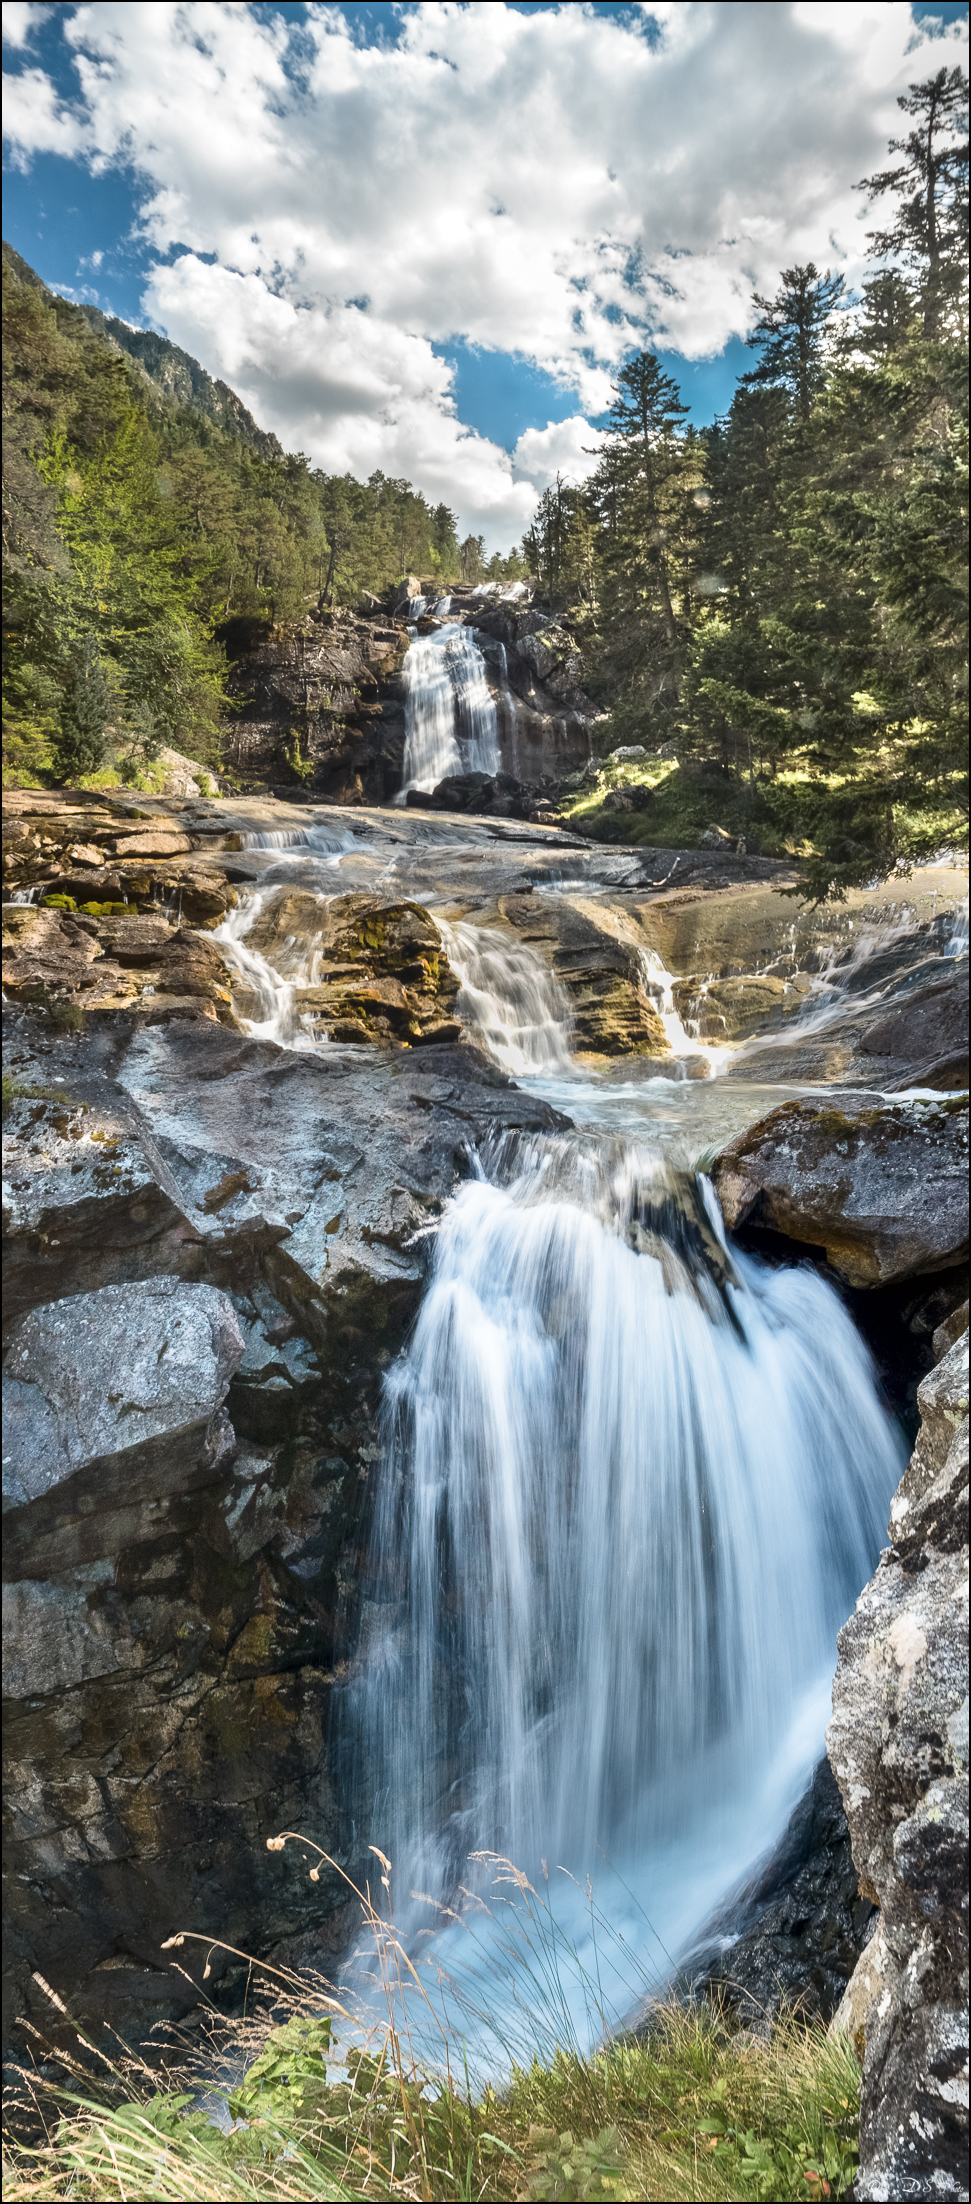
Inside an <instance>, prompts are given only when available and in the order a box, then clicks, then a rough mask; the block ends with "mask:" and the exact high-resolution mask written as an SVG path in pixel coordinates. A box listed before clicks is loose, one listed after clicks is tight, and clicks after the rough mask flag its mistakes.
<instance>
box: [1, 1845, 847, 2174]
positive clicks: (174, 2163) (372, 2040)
mask: <svg viewBox="0 0 971 2204" xmlns="http://www.w3.org/2000/svg"><path fill="white" fill-rule="evenodd" d="M299 1841H300V1842H301V1844H302V1845H304V1844H305V1842H306V1840H299ZM283 1842H284V1840H283V1839H274V1840H271V1844H270V1849H273V1850H276V1849H280V1848H281V1847H282V1844H283ZM311 1849H315V1848H311ZM331 1864H333V1863H331ZM384 1865H385V1863H384V1862H383V1860H382V1866H384ZM496 1865H497V1866H498V1867H499V1868H500V1869H501V1872H500V1873H499V1875H498V1876H497V1885H499V1884H506V1885H507V1886H508V1885H509V1884H510V1883H512V1884H513V1885H514V1888H515V1892H516V1896H515V1897H514V1899H513V1901H512V1904H513V1917H514V1923H515V1933H516V1935H517V1936H518V1937H519V1938H520V1939H521V1949H522V1952H523V1953H528V1962H527V1975H529V1974H530V1972H531V1979H532V1980H533V1983H534V1986H535V1985H537V1984H540V1983H541V1982H542V1981H543V1980H544V1979H545V1980H546V1982H547V1985H548V1988H547V1990H546V1991H545V1992H544V1991H543V1990H539V1992H538V1996H539V1997H541V1998H543V1999H544V2000H545V2001H544V2003H543V2005H542V2009H540V2007H539V2005H537V2009H536V2011H535V2012H534V2013H533V2015H532V2021H533V2022H534V2023H535V2038H536V2043H537V2051H536V2054H535V2055H534V2056H532V2057H531V2058H530V2057H529V2054H528V2053H527V2054H526V2058H525V2059H524V2060H523V2061H522V2063H520V2064H519V2065H516V2066H513V2067H512V2069H511V2071H510V2072H508V2074H507V2079H506V2081H505V2083H504V2084H503V2085H502V2086H496V2087H482V2086H479V2087H478V2088H474V2087H472V2086H471V2084H470V2082H469V2076H468V2067H467V2062H466V2055H465V2044H464V2041H463V2040H462V2038H461V2037H460V2036H459V2035H457V2034H456V2033H455V2031H454V2028H453V2030H452V2031H451V2032H450V2031H449V2030H448V2029H447V2028H446V2027H445V2026H444V2025H443V2024H442V2021H441V2017H440V2014H439V2013H438V2010H437V2008H436V2007H435V2006H434V2005H433V2003H432V2002H431V2000H430V1999H429V1996H428V1994H427V1992H426V1990H425V1988H424V1986H423V1983H422V1981H421V1980H420V1978H419V1976H418V1974H417V1973H416V1971H415V1968H414V1966H413V1965H412V1962H411V1960H410V1958H409V1957H408V1954H407V1953H406V1951H405V1950H404V1948H403V1947H402V1945H401V1944H400V1943H399V1942H398V1939H397V1937H396V1935H395V1932H394V1928H393V1924H391V1923H389V1922H388V1921H386V1920H381V1919H380V1918H379V1916H378V1913H377V1911H376V1910H375V1908H374V1907H373V1906H372V1904H371V1901H370V1896H369V1895H368V1897H367V1898H364V1899H362V1908H363V1914H364V1921H365V1924H366V1926H367V1927H368V1928H369V1929H370V1931H371V1933H372V1935H373V1938H374V1947H375V1970H374V1971H375V1976H376V1979H377V1980H379V1981H380V1982H381V1983H383V1985H384V1989H385V1993H386V2009H385V2010H384V2011H383V2012H382V2013H381V2014H380V2015H377V2016H376V2014H375V2012H374V2011H373V2010H372V2011H370V2012H369V2014H368V2015H367V2016H366V2018H365V2017H364V2016H362V2015H361V2014H359V2013H358V2014H355V2013H353V2012H349V2011H348V2010H347V2008H346V2006H345V2005H343V2004H342V2003H341V2001H340V2000H339V1999H338V1998H337V1997H334V1996H332V1995H330V1994H328V1993H327V1992H326V1991H325V1989H324V1988H323V1986H322V1985H321V1983H320V1982H319V1980H317V1981H313V1982H311V1981H308V1980H306V1979H304V1980H301V1978H300V1977H299V1976H297V1975H292V1974H284V1973H281V1972H280V1971H279V1970H274V1969H272V1968H271V1969H268V1970H266V1973H265V1975H264V1977H263V1980H264V1983H265V1988H264V1991H263V1993H262V1994H261V1995H258V1996H257V2000H256V2003H255V2005H251V2006H250V2010H249V2011H248V2013H247V2014H246V2015H244V2017H242V2018H236V2019H231V2018H226V2017H225V2016H222V2015H220V2014H219V2013H218V2012H216V2011H215V2009H214V2008H212V2007H209V2010H208V2017H207V2020H206V2025H205V2030H204V2034H203V2038H202V2040H201V2043H200V2041H199V2040H198V2039H194V2040H193V2042H192V2043H190V2042H189V2041H188V2040H186V2039H184V2040H183V2042H182V2045H181V2048H180V2047H179V2046H178V2045H177V2044H176V2046H175V2047H174V2051H173V2046H172V2045H170V2046H169V2053H168V2061H167V2064H166V2065H164V2066H162V2065H161V2064H160V2061H159V2058H158V2055H157V2054H156V2058H155V2062H154V2065H153V2067H152V2068H150V2067H149V2066H148V2065H146V2064H145V2063H144V2062H142V2061H140V2060H133V2059H125V2060H122V2061H121V2062H120V2063H113V2062H112V2061H111V2060H110V2059H109V2058H108V2057H107V2056H106V2054H105V2053H104V2052H102V2051H99V2050H96V2048H95V2046H94V2045H93V2043H91V2042H90V2041H89V2040H88V2039H87V2038H86V2037H85V2035H84V2034H83V2032H81V2031H78V2033H77V2039H76V2055H75V2054H72V2053H71V2052H66V2051H65V2049H64V2039H63V2036H62V2038H61V2042H60V2047H59V2049H58V2050H57V2052H56V2053H54V2054H53V2056H54V2058H55V2059H56V2060H57V2061H58V2062H59V2064H60V2070H61V2074H62V2076H65V2068H66V2069H67V2070H68V2071H67V2075H66V2077H65V2079H64V2080H62V2083H61V2084H60V2085H59V2086H55V2084H54V2083H52V2081H51V2080H50V2078H49V2076H50V2073H51V2070H52V2069H51V2064H50V2061H51V2051H50V2048H49V2047H47V2046H45V2045H44V2043H43V2042H42V2041H38V2032H37V2030H36V2029H34V2028H33V2027H31V2028H30V2029H29V2030H28V2036H29V2038H30V2039H32V2048H33V2050H34V2052H35V2056H36V2054H38V2053H39V2055H40V2060H39V2063H38V2064H37V2065H36V2066H35V2067H33V2068H31V2067H28V2066H26V2065H25V2067H24V2068H23V2069H22V2075H23V2081H22V2088H21V2091H20V2100H19V2102H18V2104H17V2105H16V2106H14V2107H12V2108H11V2127H12V2130H13V2132H12V2135H11V2139H10V2140H9V2142H8V2144H7V2146H6V2149H5V2153H4V2196H5V2198H6V2199H7V2200H9V2204H27V2200H28V2199H30V2200H33V2199H35V2198H36V2199H41V2198H45V2199H46V2198H50V2199H63V2200H65V2204H67V2200H68V2199H70V2200H71V2204H75V2200H77V2204H87V2200H90V2204H99V2200H102V2199H104V2200H109V2199H110V2200H111V2204H114V2200H115V2199H119V2200H120V2199H132V2198H138V2199H146V2200H149V2199H150V2200H155V2199H159V2200H169V2199H171V2200H173V2204H175V2200H176V2199H179V2200H182V2199H199V2200H200V2204H219V2200H221V2199H223V2198H226V2199H237V2198H239V2199H252V2200H254V2204H255V2200H258V2199H271V2198H281V2199H288V2200H293V2204H296V2200H297V2199H307V2200H311V2199H318V2198H320V2199H323V2198H328V2199H334V2200H341V2204H343V2200H345V2199H348V2200H349V2199H363V2198H376V2199H382V2198H388V2199H391V2198H395V2199H397V2198H402V2199H411V2198H415V2199H427V2200H429V2204H432V2200H439V2199H441V2200H442V2204H453V2200H454V2204H470V2200H471V2199H473V2198H475V2199H495V2200H496V2204H507V2200H508V2204H514V2200H523V2204H530V2200H535V2204H539V2200H541V2199H546V2198H549V2199H556V2200H562V2204H572V2200H579V2199H588V2198H589V2199H607V2198H615V2199H618V2200H630V2204H633V2200H634V2199H640V2198H645V2199H659V2200H660V2199H665V2200H670V2204H681V2200H682V2199H683V2200H684V2204H689V2200H690V2204H722V2200H728V2199H736V2198H739V2199H741V2198H752V2199H757V2200H759V2204H764V2200H768V2199H772V2200H774V2204H789V2200H790V2199H793V2200H794V2199H797V2198H803V2199H804V2198H807V2197H808V2198H812V2197H825V2198H833V2199H838V2198H841V2197H844V2196H845V2195H846V2194H847V2193H848V2190H849V2188H850V2185H851V2183H852V2180H853V2176H854V2172H855V2168H856V2164H857V2132H858V2122H859V2068H858V2066H857V2062H856V2059H855V2057H854V2054H853V2050H852V2046H851V2044H850V2042H849V2040H848V2038H846V2037H838V2038H834V2039H830V2038H829V2037H827V2035H826V2034H825V2032H824V2031H823V2030H822V2029H821V2028H819V2027H818V2026H813V2027H805V2026H803V2025H801V2023H800V2022H799V2020H798V2018H797V2017H796V2016H795V2015H788V2016H786V2017H784V2018H783V2019H782V2021H781V2022H779V2023H777V2025H776V2028H775V2030H774V2033H773V2035H772V2038H771V2041H767V2042H761V2041H758V2040H757V2039H755V2038H754V2037H753V2036H752V2035H750V2034H749V2033H747V2032H745V2031H744V2030H739V2028H738V2027H737V2025H736V2024H735V2023H734V2022H733V2021H732V2019H731V2018H730V2016H729V2015H728V2014H727V2013H726V2012H723V2011H722V2010H720V2009H719V2008H718V2007H717V2006H715V2005H712V2004H701V2003H693V2004H687V2005H684V2004H678V2003H676V2002H674V2001H673V2000H672V2001H669V2002H667V2003H663V2004H656V2005H654V2006H653V2007H652V2008H651V2009H650V2017H649V2021H648V2023H647V2024H645V2026H644V2027H643V2028H642V2029H641V2030H640V2031H639V2033H638V2034H637V2035H636V2036H631V2035H626V2036H625V2035H621V2036H616V2035H615V2036H611V2035H610V2034H609V2032H607V2031H605V2033H604V2036H603V2038H602V2040H601V2044H600V2047H599V2048H596V2049H594V2050H593V2051H592V2052H590V2053H584V2051H583V2050H582V2049H581V2048H580V2047H579V2045H578V2043H577V2041H576V2039H575V2035H574V2033H573V2030H572V2026H571V2023H570V2020H569V2016H568V2015H567V2014H565V2012H564V2010H563V2008H562V2007H561V2006H560V2005H559V2004H558V1997H557V1991H556V1988H555V1986H554V1983H553V1976H552V1974H551V1972H550V1965H551V1962H555V1960H556V1957H557V1953H556V1949H555V1942H554V1941H551V1940H550V1924H551V1922H552V1914H551V1912H550V1911H549V1910H548V1908H547V1906H546V1903H545V1900H544V1899H543V1898H542V1897H538V1896H537V1893H536V1892H535V1891H533V1890H532V1889H531V1887H530V1885H529V1884H528V1883H527V1882H526V1880H525V1878H524V1877H521V1876H519V1875H518V1873H517V1872H516V1871H515V1870H512V1871H508V1863H505V1862H498V1863H496ZM382 1880H383V1881H384V1877H383V1878H382ZM385 1887H388V1886H387V1883H385ZM497 1902H499V1903H501V1904H502V1905H504V1906H508V1904H509V1900H508V1898H507V1897H505V1896H504V1895H501V1897H500V1900H498V1901H497ZM489 1910H490V1911H492V1908H490V1909H489ZM169 1941H170V1943H174V1944H180V1945H184V1944H185V1942H186V1941H187V1939H184V1938H171V1939H170V1940H169ZM188 1941H190V1942H193V1941H198V1942H199V1943H200V1944H202V1945H204V1946H207V1947H208V1955H207V1960H206V1968H205V1975H208V1973H209V1958H210V1957H211V1948H212V1947H211V1945H209V1940H208V1939H189V1940H188ZM573 1956H574V1958H575V1955H573ZM560 1957H562V1953H561V1954H560ZM553 1972H554V1973H555V1964H554V1967H553ZM39 1979H40V1978H39V1977H35V1980H39ZM203 1979H204V1980H205V1976H204V1977H203ZM254 1979H257V1980H259V1979H260V1977H259V1972H258V1970H257V1973H256V1975H255V1977H254ZM523 1980H524V1977H523V1976H521V1977H520V1987H521V1988H522V1982H523ZM50 1994H51V1997H52V2000H53V2003H54V2004H55V2005H56V2006H57V2007H58V2008H59V2011H60V2013H61V2015H65V2008H64V2007H63V2005H62V2004H61V2001H60V1999H58V1998H56V1997H55V1996H54V1993H50ZM200 1995H201V1997H202V1998H205V1995H206V1993H205V1991H204V1990H202V1991H201V1993H200ZM65 2017H66V2015H65ZM416 2018H418V2019H420V2020H421V2021H422V2024H423V2026H424V2029H425V2033H426V2035H427V2033H428V2029H429V2026H430V2025H434V2027H435V2028H437V2030H438V2042H439V2049H438V2053H437V2054H436V2057H435V2060H434V2062H433V2063H428V2062H425V2063H423V2062H422V2061H421V2060H420V2059H418V2058H417V2057H416V2056H415V2055H414V2054H413V2051H412V2048H411V2043H412V2033H413V2029H414V2027H415V2021H416ZM557 2032H562V2035H563V2038H564V2042H563V2044H562V2045H561V2047H560V2048H555V2047H554V2048H551V2039H552V2038H555V2035H556V2034H557ZM173 2057H174V2061H175V2063H173ZM45 2059H46V2065H45V2064H44V2061H45ZM99 2073H100V2075H101V2080H100V2081H98V2080H97V2079H96V2078H95V2076H96V2075H97V2074H99ZM45 2074H46V2076H47V2078H45ZM228 2075H232V2076H234V2077H235V2079H234V2080H232V2081H228V2080H227V2078H226V2077H227V2076H228ZM163 2079H164V2080H165V2081H166V2083H167V2084H168V2086H167V2088H166V2089H165V2090H163V2091H160V2089H159V2082H160V2080H163ZM173 2084H174V2085H175V2086H174V2087H173V2086H172V2085H173ZM217 2100H218V2102H219V2104H220V2106H221V2111H222V2124H221V2125H218V2124H217V2123H216V2120H215V2118H214V2116H213V2112H212V2109H211V2108H212V2106H213V2103H214V2101H217ZM27 2134H30V2140H29V2141H26V2140H24V2137H25V2135H27Z"/></svg>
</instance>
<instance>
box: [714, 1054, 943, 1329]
mask: <svg viewBox="0 0 971 2204" xmlns="http://www.w3.org/2000/svg"><path fill="white" fill-rule="evenodd" d="M967 1169H968V1105H967V1100H966V1098H964V1097H959V1096H954V1097H951V1096H949V1095H948V1096H945V1095H942V1096H941V1097H940V1099H939V1100H938V1099H935V1100H933V1101H926V1100H920V1101H917V1100H904V1099H901V1100H900V1101H888V1100H884V1099H881V1098H880V1097H878V1096H875V1095H872V1094H863V1095H860V1094H847V1093H843V1094H840V1096H839V1098H838V1101H837V1099H836V1098H835V1097H834V1099H833V1100H832V1101H831V1100H829V1099H824V1100H823V1099H821V1100H816V1099H812V1100H806V1101H800V1102H786V1103H783V1105H782V1107H781V1108H780V1109H777V1110H773V1111H772V1112H771V1114H770V1116H768V1117H766V1118H763V1119H762V1120H761V1121H760V1123H759V1124H757V1125H753V1126H752V1128H751V1130H750V1131H749V1132H747V1133H743V1134H742V1136H741V1137H740V1138H739V1139H738V1140H735V1141H733V1142H732V1143H731V1145H730V1146H729V1147H727V1148H725V1149H723V1150H722V1153H721V1154H720V1156H718V1158H717V1160H716V1162H715V1164H714V1166H713V1170H712V1179H713V1182H714V1186H715V1191H716V1193H717V1195H718V1200H719V1202H720V1204H721V1210H722V1215H723V1217H724V1219H725V1223H726V1224H727V1225H728V1226H729V1228H731V1229H735V1228H737V1227H738V1226H740V1225H745V1226H746V1227H748V1228H749V1229H750V1230H752V1231H754V1232H756V1233H757V1232H758V1231H759V1230H765V1229H769V1230H772V1231H775V1232H780V1233H783V1234H784V1235H785V1236H786V1238H787V1239H791V1240H797V1241H802V1242H803V1243H805V1244H806V1245H808V1246H810V1247H813V1248H819V1249H824V1250H825V1253H826V1259H827V1261H828V1262H829V1264H830V1266H831V1268H832V1269H833V1270H835V1272H836V1273H837V1276H838V1277H840V1278H842V1279H844V1280H845V1281H846V1283H847V1284H848V1285H851V1286H868V1287H872V1286H882V1285H887V1284H889V1283H891V1282H892V1281H894V1280H896V1279H902V1278H911V1277H915V1276H921V1275H923V1274H925V1273H927V1272H930V1271H937V1270H946V1269H948V1268H952V1267H954V1266H956V1265H957V1264H958V1263H960V1262H962V1261H964V1260H966V1257H967V1252H968V1210H967Z"/></svg>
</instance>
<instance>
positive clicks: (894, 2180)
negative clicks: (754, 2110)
mask: <svg viewBox="0 0 971 2204" xmlns="http://www.w3.org/2000/svg"><path fill="white" fill-rule="evenodd" d="M964 1321H965V1326H966V1322H967V1311H966V1309H965V1311H964ZM952 1328H953V1326H952ZM942 1344H943V1342H942ZM918 1400H919V1404H920V1407H921V1411H922V1423H921V1429H920V1433H919V1436H918V1440H917V1445H916V1447H915V1449H914V1453H913V1456H912V1458H911V1461H910V1464H909V1466H908V1468H907V1470H906V1472H905V1474H904V1477H903V1479H902V1481H901V1484H900V1486H899V1487H898V1490H897V1492H896V1494H895V1496H894V1500H893V1502H892V1505H891V1510H890V1537H891V1539H892V1541H893V1543H892V1545H891V1546H890V1547H889V1548H888V1549H886V1550H885V1552H884V1553H883V1554H882V1555H881V1557H880V1563H879V1566H878V1568H877V1571H876V1575H875V1576H874V1577H873V1578H872V1580H871V1582H870V1583H869V1584H868V1585H867V1587H866V1589H865V1591H864V1592H863V1593H862V1594H861V1596H860V1598H859V1600H858V1601H857V1605H856V1610H855V1612H854V1614H853V1616H852V1618H851V1620H850V1621H849V1622H848V1623H847V1624H846V1626H845V1628H844V1629H843V1630H841V1632H840V1636H839V1665H838V1668H837V1672H836V1681H835V1683H834V1686H833V1718H832V1721H831V1723H830V1727H829V1731H828V1740H827V1741H828V1746H829V1754H830V1759H831V1761H832V1765H833V1768H834V1770H835V1773H836V1777H837V1781H838V1783H839V1786H840V1790H841V1792H842V1796H843V1801H844V1805H845V1807H846V1813H847V1818H848V1820H849V1825H850V1832H851V1837H852V1844H853V1857H854V1860H855V1863H856V1866H857V1869H858V1871H859V1875H860V1883H861V1888H862V1889H863V1890H864V1891H865V1892H867V1893H869V1894H870V1895H871V1896H872V1897H874V1898H875V1899H876V1900H877V1901H878V1902H879V1905H880V1920H879V1926H878V1930H877V1934H876V1935H875V1936H874V1938H873V1941H872V1943H871V1944H870V1945H869V1946H868V1948H867V1950H866V1952H865V1953H864V1955H863V1958H862V1959H861V1961H860V1963H859V1965H858V1967H857V1969H856V1972H855V1973H854V1975H853V1978H852V1980H851V1982H850V1984H849V1986H848V1989H847V1991H846V1994H845V1997H844V1999H843V2001H842V2003H841V2005H840V2008H839V2011H838V2013H837V2015H836V2018H835V2021H834V2023H833V2025H834V2027H842V2028H847V2029H848V2030H849V2031H850V2032H851V2034H852V2036H853V2040H854V2044H855V2047H856V2049H857V2052H858V2055H859V2056H860V2057H861V2058H862V2060H863V2086H862V2097H861V2122H860V2171H859V2174H858V2177H857V2181H856V2184H855V2194H856V2195H857V2196H858V2197H860V2198H861V2199H867V2200H869V2199H881V2200H882V2199H890V2198H897V2197H926V2196H933V2197H943V2198H960V2197H966V2196H967V2154H968V1337H967V1330H966V1329H965V1332H964V1336H963V1338H961V1339H959V1340H957V1341H956V1342H955V1343H954V1344H953V1345H950V1346H946V1349H945V1353H944V1355H943V1357H942V1360H941V1362H940V1363H939V1365H938V1367H937V1368H936V1369H935V1370H934V1371H932V1373H931V1374H930V1376H928V1377H927V1378H925V1380H924V1383H923V1384H922V1386H921V1388H920V1392H919V1394H918Z"/></svg>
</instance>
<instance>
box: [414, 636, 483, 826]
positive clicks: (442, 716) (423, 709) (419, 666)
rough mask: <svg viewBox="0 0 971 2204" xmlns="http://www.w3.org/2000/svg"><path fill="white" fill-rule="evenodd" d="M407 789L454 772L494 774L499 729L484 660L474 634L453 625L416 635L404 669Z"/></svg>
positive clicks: (423, 786) (424, 785) (429, 784)
mask: <svg viewBox="0 0 971 2204" xmlns="http://www.w3.org/2000/svg"><path fill="white" fill-rule="evenodd" d="M402 670H403V678H404V683H405V756H404V785H403V788H402V792H401V799H400V800H403V799H404V797H405V796H406V795H407V792H408V790H409V788H420V789H423V790H425V791H430V790H431V789H433V788H434V787H435V786H436V784H437V783H438V782H439V781H442V780H445V779H446V778H447V776H448V775H449V774H452V773H496V772H498V770H499V731H498V724H497V720H496V707H495V703H494V701H493V696H492V691H491V689H490V687H489V683H488V681H487V679H486V669H485V659H484V658H483V656H482V652H481V651H480V649H479V646H478V644H477V642H476V641H475V638H474V636H473V635H472V633H471V630H470V629H469V628H467V627H465V626H464V625H463V624H462V622H461V621H450V622H449V623H448V625H447V626H445V627H442V628H438V629H437V631H436V633H435V634H434V635H417V636H415V637H413V639H412V642H411V644H410V646H409V649H408V652H407V655H406V657H405V662H404V667H403V669H402Z"/></svg>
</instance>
